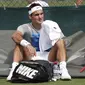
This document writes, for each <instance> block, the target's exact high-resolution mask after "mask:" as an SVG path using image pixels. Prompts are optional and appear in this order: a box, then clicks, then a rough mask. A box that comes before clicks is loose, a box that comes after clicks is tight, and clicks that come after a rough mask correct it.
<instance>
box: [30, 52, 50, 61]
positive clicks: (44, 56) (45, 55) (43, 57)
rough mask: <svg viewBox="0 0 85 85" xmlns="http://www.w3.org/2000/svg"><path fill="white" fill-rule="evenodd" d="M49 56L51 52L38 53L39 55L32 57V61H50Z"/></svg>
mask: <svg viewBox="0 0 85 85" xmlns="http://www.w3.org/2000/svg"><path fill="white" fill-rule="evenodd" d="M48 54H49V52H43V53H41V52H37V55H36V56H34V57H32V59H31V60H47V61H48Z"/></svg>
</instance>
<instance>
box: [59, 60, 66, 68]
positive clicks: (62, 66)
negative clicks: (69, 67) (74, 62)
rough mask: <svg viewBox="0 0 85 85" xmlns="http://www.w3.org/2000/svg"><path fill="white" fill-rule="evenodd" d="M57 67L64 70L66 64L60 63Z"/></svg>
mask: <svg viewBox="0 0 85 85" xmlns="http://www.w3.org/2000/svg"><path fill="white" fill-rule="evenodd" d="M59 65H60V69H62V68H66V62H65V61H62V62H60V64H59Z"/></svg>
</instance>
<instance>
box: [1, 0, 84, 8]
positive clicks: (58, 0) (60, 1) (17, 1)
mask: <svg viewBox="0 0 85 85" xmlns="http://www.w3.org/2000/svg"><path fill="white" fill-rule="evenodd" d="M45 1H47V3H48V4H49V5H50V6H75V3H76V0H45ZM28 4H29V3H28V2H27V0H0V7H26V6H27V5H28ZM81 5H85V0H83V2H82V4H81Z"/></svg>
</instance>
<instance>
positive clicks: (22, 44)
mask: <svg viewBox="0 0 85 85" xmlns="http://www.w3.org/2000/svg"><path fill="white" fill-rule="evenodd" d="M29 44H30V43H29V42H28V41H26V40H24V39H23V40H21V42H20V45H21V46H23V47H26V46H27V45H29Z"/></svg>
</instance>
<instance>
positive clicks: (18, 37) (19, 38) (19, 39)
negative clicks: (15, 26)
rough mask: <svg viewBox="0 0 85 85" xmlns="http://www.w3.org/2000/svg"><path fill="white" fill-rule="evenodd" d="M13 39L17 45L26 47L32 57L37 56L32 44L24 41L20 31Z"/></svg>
mask: <svg viewBox="0 0 85 85" xmlns="http://www.w3.org/2000/svg"><path fill="white" fill-rule="evenodd" d="M12 39H13V41H14V42H15V43H17V44H20V45H21V46H23V47H26V48H27V50H28V52H29V55H30V56H36V50H35V48H34V47H33V46H32V45H31V43H29V42H28V41H26V40H25V39H23V34H22V33H21V32H20V31H16V32H15V33H14V34H13V35H12Z"/></svg>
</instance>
